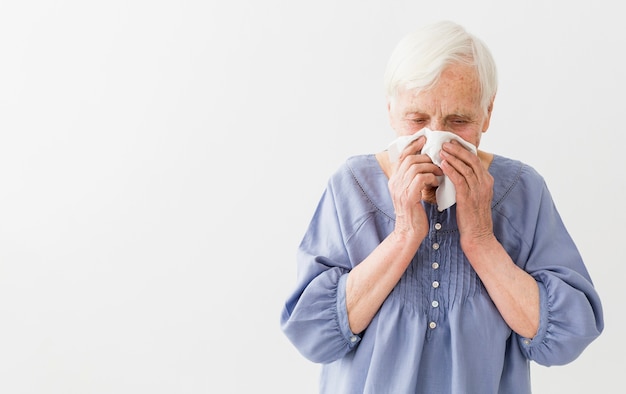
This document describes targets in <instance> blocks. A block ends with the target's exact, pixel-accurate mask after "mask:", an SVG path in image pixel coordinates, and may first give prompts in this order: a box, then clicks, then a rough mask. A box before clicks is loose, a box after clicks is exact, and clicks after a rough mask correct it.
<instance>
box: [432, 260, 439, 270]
mask: <svg viewBox="0 0 626 394" xmlns="http://www.w3.org/2000/svg"><path fill="white" fill-rule="evenodd" d="M432 267H433V269H434V270H436V269H437V268H439V263H438V262H436V261H435V262H434V263H433V264H432Z"/></svg>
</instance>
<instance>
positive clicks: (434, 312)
mask: <svg viewBox="0 0 626 394" xmlns="http://www.w3.org/2000/svg"><path fill="white" fill-rule="evenodd" d="M441 227H442V226H441V223H439V222H436V223H435V225H434V229H435V232H434V237H433V238H434V242H433V243H432V244H431V247H432V250H433V251H434V253H433V254H432V256H433V257H434V259H433V262H432V263H431V268H432V277H433V281H432V283H431V285H432V290H431V294H432V298H431V302H430V307H431V308H430V313H429V315H430V316H431V319H430V321H429V323H428V327H429V328H430V331H432V330H434V329H435V328H437V317H438V316H439V309H438V308H439V297H438V293H439V291H438V289H439V286H440V285H441V283H440V282H439V280H438V277H439V273H438V270H439V263H438V260H439V258H438V257H439V253H438V250H439V247H440V245H439V242H438V240H439V237H438V233H439V230H441Z"/></svg>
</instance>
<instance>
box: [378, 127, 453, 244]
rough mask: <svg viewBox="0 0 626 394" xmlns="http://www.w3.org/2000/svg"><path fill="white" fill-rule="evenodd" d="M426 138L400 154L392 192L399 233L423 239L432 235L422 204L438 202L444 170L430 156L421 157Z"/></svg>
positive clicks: (409, 146) (390, 180)
mask: <svg viewBox="0 0 626 394" xmlns="http://www.w3.org/2000/svg"><path fill="white" fill-rule="evenodd" d="M425 143H426V138H425V137H423V136H422V137H420V138H418V139H417V140H415V141H413V142H412V143H411V144H409V145H408V146H407V147H406V148H405V149H404V150H403V151H402V153H401V154H400V157H399V158H398V161H397V162H396V163H395V164H394V166H393V168H392V174H391V176H390V177H389V182H388V185H389V192H390V193H391V199H392V201H393V206H394V209H395V211H396V227H395V230H396V231H398V232H400V233H402V234H409V235H415V236H417V237H419V238H420V242H421V239H423V238H424V237H425V236H426V234H427V233H428V217H427V216H426V212H425V211H424V207H423V206H422V204H421V201H422V200H425V201H429V202H434V201H435V190H436V188H437V187H438V186H439V181H438V180H437V177H438V176H441V175H443V172H442V170H441V169H440V168H439V167H437V166H436V165H435V164H433V162H432V160H431V159H430V157H428V155H423V154H420V152H421V151H422V148H423V147H424V144H425Z"/></svg>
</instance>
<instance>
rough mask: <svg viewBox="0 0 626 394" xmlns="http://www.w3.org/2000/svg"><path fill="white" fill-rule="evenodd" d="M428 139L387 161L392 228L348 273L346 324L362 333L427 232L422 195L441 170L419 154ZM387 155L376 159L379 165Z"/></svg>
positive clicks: (430, 189)
mask: <svg viewBox="0 0 626 394" xmlns="http://www.w3.org/2000/svg"><path fill="white" fill-rule="evenodd" d="M425 142H426V139H425V138H424V137H420V138H419V139H417V140H416V141H414V142H412V143H411V144H409V146H407V147H406V148H405V149H404V151H403V152H402V153H401V155H400V157H399V158H398V161H397V162H396V163H395V165H394V166H393V168H391V167H390V165H389V166H388V168H389V171H388V172H390V173H391V175H390V177H389V182H388V184H389V192H390V193H391V198H392V201H393V205H394V209H395V211H396V224H395V228H394V231H393V232H392V233H391V234H390V235H389V236H388V237H387V238H386V239H385V240H384V241H383V242H382V243H381V244H380V245H378V247H376V249H375V250H374V251H373V252H372V253H371V254H370V255H369V256H368V257H367V258H365V260H363V261H362V262H361V263H360V264H359V265H357V266H356V267H355V268H354V269H353V270H352V271H351V272H350V274H349V275H348V279H347V286H346V305H347V309H348V319H349V324H350V329H351V330H352V331H353V332H355V333H360V332H362V331H363V330H365V328H367V326H368V325H369V323H370V322H371V321H372V319H373V318H374V316H375V315H376V312H378V310H379V309H380V307H381V305H382V304H383V302H384V301H385V299H386V298H387V296H388V295H389V293H391V291H392V290H393V288H394V287H395V286H396V284H397V283H398V281H399V280H400V278H401V277H402V274H403V273H404V271H405V270H406V268H407V267H408V265H409V264H410V263H411V260H412V259H413V257H414V256H415V253H416V251H417V249H418V248H419V246H420V244H421V243H422V240H423V239H424V237H426V234H427V233H428V218H427V216H426V212H425V210H424V207H423V206H422V204H421V200H422V198H428V197H429V196H430V197H432V196H433V195H434V189H435V187H436V186H438V180H437V176H438V175H442V172H441V170H440V169H439V167H437V166H435V165H434V164H433V163H432V161H431V159H430V158H429V157H428V156H427V155H422V154H419V152H421V150H422V148H423V147H424V143H425ZM386 157H387V156H386V155H383V157H382V158H381V159H379V160H382V161H383V167H385V166H386V165H387V164H388V162H386V161H385V159H386Z"/></svg>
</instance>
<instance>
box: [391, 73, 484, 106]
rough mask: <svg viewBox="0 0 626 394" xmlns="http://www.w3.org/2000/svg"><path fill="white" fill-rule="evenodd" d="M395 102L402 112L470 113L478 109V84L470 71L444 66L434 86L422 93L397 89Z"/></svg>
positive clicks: (476, 78)
mask: <svg viewBox="0 0 626 394" xmlns="http://www.w3.org/2000/svg"><path fill="white" fill-rule="evenodd" d="M396 101H397V104H398V107H399V109H400V110H402V111H428V112H429V111H431V110H432V109H435V108H437V109H444V108H445V109H446V110H448V111H461V112H468V111H469V112H474V111H477V110H479V109H480V83H479V80H478V73H477V72H476V69H475V68H474V67H471V66H468V65H461V64H455V65H450V66H447V67H446V68H445V69H444V70H443V72H442V73H441V75H440V77H439V79H438V80H437V82H436V83H435V84H434V85H433V86H431V87H429V88H427V89H424V90H419V89H417V90H416V89H411V90H406V89H400V90H399V91H398V94H397V97H396Z"/></svg>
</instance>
